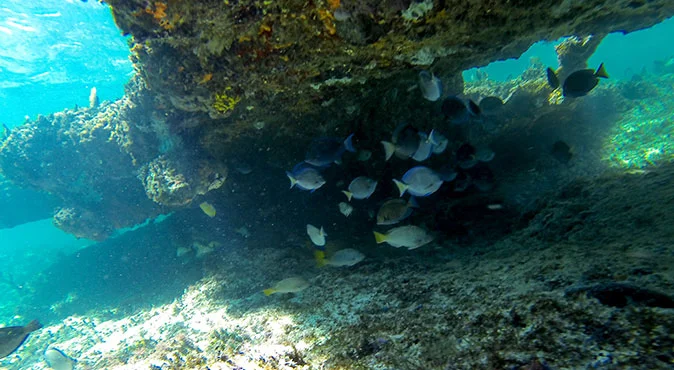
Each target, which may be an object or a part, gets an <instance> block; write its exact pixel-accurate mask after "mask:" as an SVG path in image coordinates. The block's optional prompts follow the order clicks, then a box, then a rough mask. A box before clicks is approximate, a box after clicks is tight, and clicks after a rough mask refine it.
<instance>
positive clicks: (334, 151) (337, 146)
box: [304, 134, 356, 167]
mask: <svg viewBox="0 0 674 370" xmlns="http://www.w3.org/2000/svg"><path fill="white" fill-rule="evenodd" d="M346 151H349V152H352V153H355V152H356V149H355V148H354V147H353V134H351V135H349V136H348V137H347V138H346V139H345V140H344V141H342V140H340V139H337V138H333V137H323V138H318V139H314V140H313V141H312V142H311V145H310V146H309V150H308V151H307V155H306V158H305V160H304V161H305V162H307V163H309V164H311V165H314V166H316V167H327V166H329V165H330V164H332V163H337V162H339V161H340V160H341V159H342V155H343V154H344V152H346Z"/></svg>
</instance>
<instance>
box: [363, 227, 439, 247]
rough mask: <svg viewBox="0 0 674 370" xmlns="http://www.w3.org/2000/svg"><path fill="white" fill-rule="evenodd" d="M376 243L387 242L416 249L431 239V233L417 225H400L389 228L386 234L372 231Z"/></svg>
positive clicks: (395, 245) (394, 245)
mask: <svg viewBox="0 0 674 370" xmlns="http://www.w3.org/2000/svg"><path fill="white" fill-rule="evenodd" d="M374 237H375V240H376V241H377V244H381V243H388V244H389V245H391V246H393V247H396V248H400V247H405V248H407V249H416V248H419V247H421V246H424V245H426V244H428V243H430V242H432V241H433V235H431V234H430V233H428V231H426V230H424V229H422V228H420V227H419V226H414V225H408V226H400V227H396V228H394V229H391V230H389V231H388V232H387V233H386V234H382V233H378V232H376V231H375V232H374Z"/></svg>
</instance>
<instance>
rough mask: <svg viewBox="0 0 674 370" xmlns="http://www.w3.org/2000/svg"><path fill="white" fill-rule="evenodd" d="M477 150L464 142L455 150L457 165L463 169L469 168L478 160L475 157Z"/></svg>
mask: <svg viewBox="0 0 674 370" xmlns="http://www.w3.org/2000/svg"><path fill="white" fill-rule="evenodd" d="M476 153H477V150H476V149H475V147H474V146H472V145H470V144H468V143H465V144H463V145H461V146H460V147H459V149H457V150H456V160H457V161H458V162H459V167H461V168H463V169H467V168H471V167H473V166H475V165H476V164H477V162H478V161H479V160H478V158H477V157H476V155H475V154H476Z"/></svg>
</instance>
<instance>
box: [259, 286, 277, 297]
mask: <svg viewBox="0 0 674 370" xmlns="http://www.w3.org/2000/svg"><path fill="white" fill-rule="evenodd" d="M274 292H276V289H274V288H269V289H265V290H263V291H262V293H264V295H266V296H267V297H269V296H270V295H272V294H274Z"/></svg>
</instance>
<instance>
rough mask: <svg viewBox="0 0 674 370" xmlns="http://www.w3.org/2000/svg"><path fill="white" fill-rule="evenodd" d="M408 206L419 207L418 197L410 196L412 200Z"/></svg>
mask: <svg viewBox="0 0 674 370" xmlns="http://www.w3.org/2000/svg"><path fill="white" fill-rule="evenodd" d="M407 206H408V207H410V208H419V203H418V202H417V198H415V197H410V200H408V201H407Z"/></svg>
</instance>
